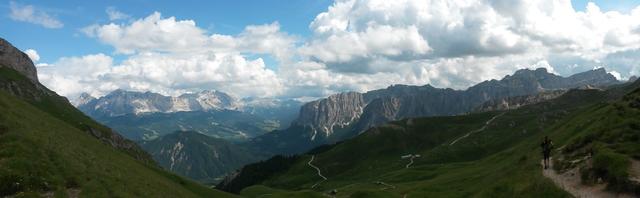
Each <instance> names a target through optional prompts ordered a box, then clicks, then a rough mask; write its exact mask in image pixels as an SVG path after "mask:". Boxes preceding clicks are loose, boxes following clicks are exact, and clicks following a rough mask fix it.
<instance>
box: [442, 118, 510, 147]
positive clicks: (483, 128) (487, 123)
mask: <svg viewBox="0 0 640 198" xmlns="http://www.w3.org/2000/svg"><path fill="white" fill-rule="evenodd" d="M505 113H506V112H503V113H501V114H498V115H496V116H493V117H492V118H491V119H489V120H487V122H485V123H484V125H483V126H482V127H481V128H479V129H476V130H473V131H470V132H469V133H467V134H465V135H464V136H462V137H459V138H458V139H455V140H453V142H451V143H450V144H449V146H453V145H454V144H456V142H458V141H460V140H462V139H464V138H467V137H469V135H471V134H474V133H478V132H480V131H484V130H485V129H487V127H488V126H489V124H491V122H493V120H495V119H496V118H498V117H500V116H502V115H504V114H505Z"/></svg>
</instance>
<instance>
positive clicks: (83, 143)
mask: <svg viewBox="0 0 640 198" xmlns="http://www.w3.org/2000/svg"><path fill="white" fill-rule="evenodd" d="M0 146H1V147H0V196H5V195H14V194H17V195H18V197H20V196H30V195H35V196H37V195H38V194H40V193H53V194H54V195H55V196H63V197H64V196H68V195H70V194H73V193H77V192H78V191H79V195H80V196H81V197H205V196H206V197H227V196H231V195H229V194H226V193H222V192H219V191H214V190H211V189H207V188H206V187H204V186H201V185H199V184H196V183H194V182H191V181H188V180H185V179H183V178H180V177H178V176H175V175H172V174H169V173H167V172H165V171H163V170H160V169H159V168H157V167H155V166H153V165H148V164H145V163H143V162H140V161H138V160H135V159H134V158H132V157H131V156H129V155H127V154H125V153H122V152H117V151H116V150H115V149H113V148H112V147H110V146H109V145H106V144H103V143H101V142H100V141H99V140H97V139H96V138H94V137H92V136H90V135H89V134H87V133H86V132H84V131H81V130H79V129H78V128H76V127H75V126H73V125H71V124H69V122H68V121H65V120H62V119H59V118H56V117H53V116H51V115H50V114H49V113H47V112H44V111H42V110H40V109H39V108H36V107H34V106H32V105H30V104H28V103H26V102H23V101H22V100H20V99H18V98H16V97H14V96H11V95H9V94H7V93H6V92H4V91H0Z"/></svg>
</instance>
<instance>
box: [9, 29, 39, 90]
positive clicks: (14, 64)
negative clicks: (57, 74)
mask: <svg viewBox="0 0 640 198" xmlns="http://www.w3.org/2000/svg"><path fill="white" fill-rule="evenodd" d="M0 67H8V68H11V69H13V70H16V71H18V72H20V73H21V74H22V75H24V76H26V77H27V78H29V80H31V82H33V83H36V84H37V83H38V74H37V72H36V67H35V66H34V65H33V62H32V61H31V59H30V58H29V56H27V54H25V53H24V52H22V51H20V50H19V49H17V48H15V47H14V46H13V45H11V43H9V42H8V41H6V40H4V39H2V38H0Z"/></svg>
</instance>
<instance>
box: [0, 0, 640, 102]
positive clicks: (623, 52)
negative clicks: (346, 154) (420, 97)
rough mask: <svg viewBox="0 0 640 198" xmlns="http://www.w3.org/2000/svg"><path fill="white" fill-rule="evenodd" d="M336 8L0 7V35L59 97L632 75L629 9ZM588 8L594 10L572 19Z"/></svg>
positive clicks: (636, 40)
mask: <svg viewBox="0 0 640 198" xmlns="http://www.w3.org/2000/svg"><path fill="white" fill-rule="evenodd" d="M336 1H337V2H334V1H333V0H286V1H285V0H272V1H267V0H253V1H221V0H215V1H194V0H185V1H179V2H177V1H152V0H128V1H124V0H116V1H81V0H69V1H63V0H61V1H29V0H27V1H2V2H0V13H3V14H2V15H1V16H0V37H2V38H5V39H7V40H9V41H10V42H11V43H13V44H14V45H15V46H17V47H18V48H20V49H22V50H27V49H33V50H34V51H33V52H34V53H35V52H37V54H38V56H39V57H40V58H39V60H37V61H36V63H37V64H39V65H41V66H43V67H40V68H39V75H41V80H42V81H43V83H44V84H45V85H47V86H48V87H50V88H52V89H54V90H55V91H57V92H60V93H61V94H63V95H69V96H73V95H77V94H79V93H80V92H90V93H92V94H94V95H103V94H105V93H107V92H108V91H109V90H113V89H116V88H122V89H131V90H139V91H147V90H150V91H155V92H160V93H164V94H174V95H175V94H178V93H183V92H191V91H198V90H203V89H217V90H222V91H227V92H231V93H232V94H236V95H238V96H241V97H245V96H253V97H255V96H258V97H260V96H265V97H305V96H311V97H320V96H325V95H327V94H331V93H335V92H340V91H367V90H371V89H378V88H384V87H386V86H389V85H391V84H414V85H423V84H432V85H434V86H436V87H452V88H456V89H464V88H466V87H468V86H470V85H473V84H474V83H478V82H480V81H483V80H489V79H496V78H501V77H502V76H504V75H507V74H510V73H512V72H513V71H515V70H517V69H522V68H536V67H546V68H548V70H550V71H552V72H555V73H557V74H560V75H565V76H566V75H571V74H573V73H576V72H581V71H584V70H589V69H593V68H597V67H605V68H606V69H607V70H608V71H610V72H611V73H612V74H613V75H615V76H617V77H621V78H627V77H629V76H631V75H638V74H640V66H639V64H640V59H638V58H635V57H636V55H639V54H640V36H639V34H640V24H639V23H637V22H634V21H640V19H639V17H640V12H638V13H635V14H634V13H632V12H631V11H632V9H634V8H636V7H637V6H638V5H640V0H635V1H634V0H620V1H607V0H597V1H586V0H571V1H569V0H493V1H472V2H474V3H458V2H448V1H445V0H398V1H384V0H336ZM425 2H429V3H425ZM589 2H593V3H595V4H596V5H597V6H598V7H599V8H600V10H601V11H602V12H590V13H589V14H587V15H585V16H578V15H576V12H587V10H586V7H587V4H588V3H589ZM427 4H428V5H427ZM445 5H446V6H445ZM568 6H569V7H568ZM570 7H573V9H569V8H570ZM439 9H450V10H448V12H442V11H443V10H439ZM514 10H518V12H513V11H514ZM639 10H640V9H639ZM18 11H19V12H18ZM445 11H447V10H445ZM551 11H552V12H551ZM608 11H615V12H617V14H614V15H607V14H604V12H608ZM108 12H111V13H112V14H113V13H119V14H120V17H116V18H110V15H109V14H108ZM425 13H427V14H425ZM443 13H453V14H447V15H443ZM540 13H542V15H540ZM17 15H20V16H17ZM429 16H433V17H429ZM172 17H175V19H174V18H172ZM505 19H506V20H505ZM460 20H463V22H461V21H460ZM191 22H194V23H195V24H191ZM442 24H447V25H446V26H443V25H442ZM586 24H591V25H586ZM136 25H137V26H139V27H143V29H144V28H149V30H150V31H149V32H145V31H143V32H140V31H139V30H136V29H135V26H136ZM444 27H446V28H444ZM113 28H115V29H113ZM163 28H164V29H163ZM166 28H169V29H168V30H167V29H166ZM89 29H90V30H91V31H88V30H89ZM151 30H154V31H155V32H154V31H151ZM165 30H166V31H168V32H166V35H165V33H162V31H165ZM136 31H137V32H136ZM187 35H188V36H187ZM138 41H139V42H138ZM559 41H561V42H559ZM593 41H601V42H593ZM202 42H205V43H202ZM182 45H186V46H187V47H184V46H182ZM190 46H193V49H190V48H191V47H190ZM44 66H47V67H44ZM176 72H177V73H178V74H176ZM165 79H166V80H165ZM202 79H204V80H202Z"/></svg>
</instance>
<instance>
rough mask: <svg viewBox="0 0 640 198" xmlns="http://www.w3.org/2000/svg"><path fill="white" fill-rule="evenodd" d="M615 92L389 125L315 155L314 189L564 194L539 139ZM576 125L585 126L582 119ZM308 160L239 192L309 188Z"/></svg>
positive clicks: (563, 136)
mask: <svg viewBox="0 0 640 198" xmlns="http://www.w3.org/2000/svg"><path fill="white" fill-rule="evenodd" d="M619 90H620V89H616V92H619ZM616 94H617V95H620V94H618V93H612V91H598V90H572V91H569V92H568V93H566V94H565V95H563V96H562V97H560V98H557V99H554V100H551V101H547V102H543V103H539V104H536V105H531V106H527V107H523V108H520V109H517V110H512V111H507V112H489V113H482V114H471V115H465V116H454V117H434V118H419V119H408V120H402V121H397V122H392V123H390V124H388V125H386V126H382V127H377V128H374V129H371V130H369V131H368V132H366V133H364V134H363V135H360V136H358V137H356V138H354V139H352V140H348V141H345V142H343V143H341V144H338V145H336V146H334V147H333V148H330V149H328V150H327V151H325V152H320V153H319V154H316V155H315V160H314V161H313V164H314V165H315V166H318V167H319V168H320V169H321V170H322V174H323V175H324V176H326V177H327V178H328V180H326V181H324V182H322V183H320V184H319V185H317V186H316V188H314V189H313V191H315V192H317V193H326V192H328V191H330V190H332V189H337V190H338V196H339V197H348V196H352V197H371V196H381V197H404V196H405V195H406V197H568V196H570V195H569V194H567V193H566V192H564V191H562V190H561V189H559V188H557V187H556V186H555V185H554V184H553V183H552V182H551V181H550V180H548V179H546V178H544V177H543V176H542V174H541V167H540V165H539V163H540V159H541V152H540V148H539V147H540V146H539V143H540V141H541V139H542V137H544V136H545V135H550V136H551V137H552V138H553V139H554V141H556V145H565V144H568V143H569V140H570V139H571V138H572V137H578V136H579V135H580V134H576V132H575V130H566V129H565V128H563V126H565V125H567V124H568V123H569V124H570V125H571V123H573V125H578V123H575V122H578V121H574V120H572V119H573V118H576V117H581V116H582V115H586V117H585V119H586V118H591V117H594V116H595V115H594V114H600V113H597V112H596V113H594V114H590V113H592V112H594V111H596V109H597V108H598V107H601V106H613V105H612V104H609V103H608V102H607V101H608V100H609V99H610V98H612V96H614V95H616ZM502 113H504V114H502ZM496 115H500V116H498V117H496V118H495V120H493V122H491V124H489V125H487V127H486V129H485V130H482V131H479V132H476V133H473V134H470V135H469V136H467V137H466V138H462V139H460V140H458V141H457V142H456V143H455V144H453V145H451V143H452V142H454V141H455V140H456V139H459V138H460V137H463V136H464V135H465V134H467V133H469V131H473V130H474V129H479V128H481V127H482V126H483V125H485V122H486V121H488V120H490V119H491V118H493V117H495V116H496ZM627 116H628V115H627ZM627 116H623V117H627ZM636 117H637V116H636ZM580 122H582V124H583V125H584V123H586V122H587V121H585V120H582V121H579V123H580ZM633 122H634V123H636V122H635V121H633ZM605 123H607V124H610V123H615V121H608V122H605ZM637 123H640V122H637ZM573 125H572V126H573ZM633 137H635V136H631V137H630V138H631V139H633ZM627 143H628V145H626V146H620V145H619V147H624V148H625V149H631V150H629V151H628V152H634V151H636V150H634V149H635V148H636V147H637V145H638V143H637V142H635V143H629V142H627ZM405 154H420V155H421V157H420V158H416V159H415V163H413V165H412V166H411V167H410V168H405V165H406V164H408V163H409V160H407V159H401V158H400V156H401V155H405ZM310 157H311V156H310V155H306V156H302V157H301V158H300V159H299V160H297V162H295V163H294V164H293V165H292V166H291V168H289V169H288V170H287V171H286V172H284V173H281V174H275V175H274V176H271V177H269V178H268V179H266V180H263V181H262V182H260V184H261V185H263V186H267V187H269V188H272V190H265V189H264V188H262V190H255V189H256V188H258V187H260V186H257V187H250V188H246V189H244V190H243V191H242V192H241V194H245V195H249V196H255V195H257V193H260V191H264V192H265V193H269V194H274V195H282V194H284V193H292V192H303V191H308V190H310V189H311V187H312V186H313V185H314V184H316V183H317V182H319V181H320V180H321V178H320V177H319V176H318V175H316V172H315V170H314V169H312V168H311V167H309V166H308V165H307V163H308V162H309V160H310ZM379 182H383V183H385V184H389V185H392V186H394V188H387V187H388V186H386V185H382V184H380V183H379ZM259 189H260V188H259ZM281 190H286V191H285V192H281ZM256 192H257V193H256Z"/></svg>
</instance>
